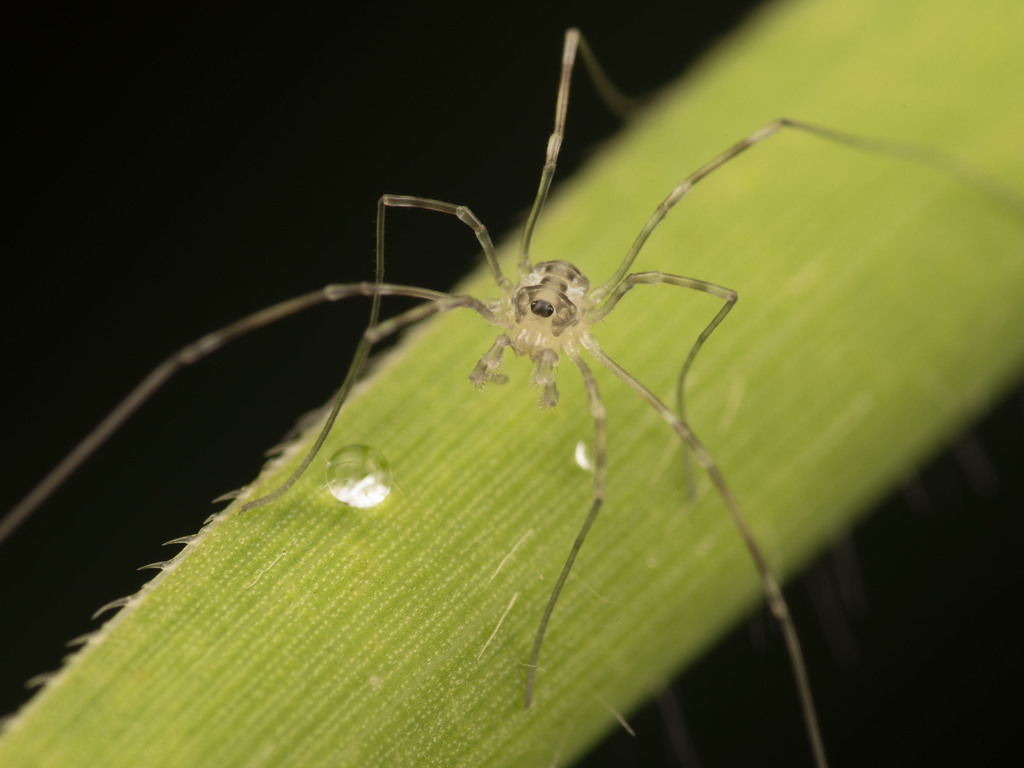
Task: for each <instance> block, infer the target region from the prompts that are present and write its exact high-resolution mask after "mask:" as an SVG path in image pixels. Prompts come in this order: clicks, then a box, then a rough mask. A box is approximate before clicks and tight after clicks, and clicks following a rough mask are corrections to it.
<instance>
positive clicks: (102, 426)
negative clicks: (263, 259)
mask: <svg viewBox="0 0 1024 768" xmlns="http://www.w3.org/2000/svg"><path fill="white" fill-rule="evenodd" d="M353 296H368V297H371V298H373V299H374V303H375V306H376V304H377V303H378V302H379V299H380V297H382V296H408V297H410V298H414V299H424V300H425V301H427V302H429V303H427V304H421V305H420V306H418V307H414V308H412V309H411V310H409V311H407V312H406V313H403V314H402V315H398V316H397V317H394V318H391V319H390V320H387V321H385V322H384V323H380V324H374V325H372V326H371V327H369V328H368V329H367V330H366V332H365V333H364V334H363V340H362V341H360V345H359V348H358V349H357V350H356V357H355V359H354V360H353V365H352V366H350V370H349V374H350V375H349V376H347V377H346V383H347V388H348V389H350V388H351V384H352V383H353V381H354V375H358V374H357V373H356V374H353V373H352V372H353V371H361V370H362V369H363V367H364V366H365V363H366V360H365V357H366V356H367V355H368V353H369V348H370V346H372V344H374V343H376V341H379V340H380V339H381V338H384V337H385V336H388V335H390V334H392V333H395V332H396V331H398V330H400V329H401V328H404V327H406V326H408V325H411V324H412V323H414V322H417V321H418V320H420V319H422V318H424V317H427V316H429V315H431V314H436V313H439V312H445V311H447V310H449V309H455V308H457V307H467V308H469V309H473V310H474V311H476V312H477V313H478V314H480V315H481V316H482V317H483V318H484V319H485V320H487V321H488V322H491V323H493V324H495V325H500V324H501V323H500V322H499V321H498V319H497V317H495V315H494V314H493V313H492V312H491V311H490V310H489V309H488V308H487V306H486V305H485V304H484V303H483V302H481V301H479V300H478V299H474V298H473V297H471V296H457V295H451V294H447V293H443V292H441V291H432V290H429V289H426V288H417V287H414V286H408V285H390V284H387V283H347V284H338V285H328V286H326V287H324V288H322V289H320V290H318V291H313V292H311V293H306V294H303V295H301V296H296V297H295V298H293V299H288V300H287V301H282V302H279V303H278V304H274V305H273V306H270V307H267V308H265V309H261V310H260V311H258V312H254V313H252V314H251V315H247V316H246V317H243V318H242V319H241V320H236V321H235V322H233V323H230V324H229V325H226V326H224V327H223V328H221V329H219V330H217V331H214V332H213V333H208V334H207V335H205V336H203V337H202V338H200V339H198V340H197V341H194V342H192V343H191V344H188V345H187V346H185V347H182V348H181V349H180V350H178V351H177V352H175V353H174V354H173V355H171V356H170V357H168V358H167V359H166V360H164V361H163V362H162V363H160V365H158V366H157V367H156V368H154V369H153V370H152V371H151V372H150V373H149V375H147V376H146V377H145V378H144V379H143V380H142V381H141V382H140V383H139V384H138V386H136V387H135V389H133V390H132V391H131V392H130V393H129V394H128V395H127V397H125V398H124V400H122V401H121V402H120V403H119V404H118V405H117V407H115V408H114V410H112V411H111V412H110V413H109V414H107V416H106V417H105V418H104V419H103V420H102V421H101V422H100V423H99V424H97V425H96V427H94V428H93V430H92V431H91V432H90V433H89V434H88V435H86V436H85V438H83V439H82V441H81V442H80V443H79V444H78V445H77V446H75V448H74V449H73V450H72V451H71V452H70V453H69V454H68V455H67V456H65V457H64V459H63V460H62V461H61V462H60V463H59V464H58V465H57V466H56V467H54V468H53V469H52V470H50V472H49V474H47V475H46V477H44V478H43V479H42V480H41V481H40V482H39V483H38V484H37V485H36V487H35V488H33V489H32V490H31V491H30V492H29V493H28V495H26V496H25V497H24V498H23V499H22V500H21V501H20V502H19V503H18V504H17V505H16V506H15V507H14V508H13V509H12V510H11V511H10V512H8V513H7V515H6V516H4V518H3V519H2V520H0V542H3V541H4V540H5V539H6V538H7V537H8V536H10V535H11V533H13V532H14V530H15V529H16V528H17V527H18V526H19V525H20V524H21V523H23V522H24V521H25V520H26V519H28V517H29V516H30V515H31V514H32V513H33V512H35V510H36V509H38V508H39V506H40V505H41V504H42V503H43V502H44V501H45V500H46V499H47V498H49V497H50V495H51V494H53V492H54V491H56V490H57V489H58V488H59V487H60V486H61V485H62V484H63V483H64V481H65V480H67V479H68V478H69V477H70V476H71V475H72V474H74V472H75V471H76V470H77V469H78V468H79V467H80V466H81V465H82V464H83V463H84V462H85V461H86V459H88V458H89V457H90V456H92V454H94V453H95V452H96V451H97V450H98V449H99V448H100V446H102V445H103V444H104V443H105V442H106V441H107V440H109V439H110V437H111V436H112V435H113V434H114V433H115V432H117V430H118V429H120V428H121V426H122V425H123V424H124V422H125V421H127V419H128V418H129V417H130V416H131V415H132V414H134V413H135V412H136V411H137V410H138V409H139V408H140V407H141V406H142V405H143V404H144V403H145V402H146V401H147V400H149V398H151V397H152V396H153V395H154V394H155V393H156V391H157V390H159V389H160V388H161V387H162V386H163V385H164V384H166V383H167V381H168V380H169V379H170V378H171V377H172V376H174V374H176V373H178V372H179V371H180V370H182V369H183V368H185V367H187V366H190V365H193V364H195V363H197V362H199V361H200V360H202V359H203V358H205V357H207V356H208V355H211V354H213V353H214V352H216V351H217V350H218V349H220V348H221V347H223V346H224V345H225V344H228V343H229V342H231V341H234V340H235V339H237V338H239V337H241V336H245V335H247V334H249V333H251V332H253V331H255V330H258V329H259V328H263V327H264V326H267V325H271V324H272V323H275V322H277V321H278V320H283V319H284V318H286V317H290V316H291V315H294V314H296V313H298V312H301V311H303V310H305V309H309V308H311V307H315V306H318V305H320V304H326V303H328V302H333V301H340V300H343V299H347V298H351V297H353ZM342 390H343V393H344V395H345V396H347V394H348V392H347V389H346V385H343V387H342ZM335 406H336V408H338V409H340V407H341V406H340V401H339V402H338V403H336V404H335ZM336 415H337V414H336V412H335V413H333V416H336ZM331 421H332V422H333V419H332V420H331ZM321 437H326V433H325V434H324V435H322V436H321ZM322 442H323V440H322V439H320V440H319V441H318V444H317V446H316V447H319V445H320V444H321V443H322ZM309 461H312V456H307V461H306V462H304V464H303V466H302V467H301V469H302V470H304V469H305V467H306V466H308V464H309ZM300 474H301V472H298V473H297V474H295V475H293V476H292V477H291V478H289V480H288V481H287V483H286V486H287V487H290V486H291V484H292V483H294V482H295V480H296V479H298V475H300ZM287 487H282V488H280V489H278V491H280V493H283V492H284V490H287ZM278 491H275V492H274V494H271V495H272V496H273V497H274V498H277V496H279V495H280V493H278ZM275 494H276V495H275ZM268 500H269V497H265V498H264V499H258V500H256V501H254V502H250V503H249V504H247V505H246V506H245V507H243V510H245V509H250V508H252V507H254V506H259V505H261V504H265V503H267V501H268Z"/></svg>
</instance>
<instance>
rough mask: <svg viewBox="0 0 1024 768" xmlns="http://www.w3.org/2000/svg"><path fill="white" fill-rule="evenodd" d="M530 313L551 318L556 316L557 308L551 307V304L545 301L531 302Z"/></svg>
mask: <svg viewBox="0 0 1024 768" xmlns="http://www.w3.org/2000/svg"><path fill="white" fill-rule="evenodd" d="M530 311H531V312H533V314H535V315H540V316H541V317H551V316H552V315H553V314H555V308H554V307H553V306H551V302H550V301H545V300H544V299H536V300H534V301H531V302H530Z"/></svg>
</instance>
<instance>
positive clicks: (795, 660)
mask: <svg viewBox="0 0 1024 768" xmlns="http://www.w3.org/2000/svg"><path fill="white" fill-rule="evenodd" d="M586 348H587V350H588V351H589V352H590V353H591V354H592V355H593V356H594V357H595V358H596V359H597V360H598V361H599V362H600V363H601V364H602V365H604V366H605V367H606V368H607V369H608V370H610V371H611V372H612V373H614V374H615V375H616V376H618V377H619V378H620V379H622V380H623V381H624V382H626V384H628V385H629V386H630V387H631V388H632V389H633V390H634V391H635V392H637V393H638V394H639V395H640V396H641V397H642V398H643V399H644V400H646V401H647V402H648V403H649V404H650V405H651V407H652V408H654V410H656V411H657V412H658V414H659V415H660V416H661V417H662V419H664V420H665V421H666V422H667V423H668V425H669V426H670V427H672V429H673V430H674V431H675V433H676V434H677V435H678V436H679V438H680V439H681V440H682V441H683V442H685V443H686V444H687V445H689V446H690V449H691V450H692V451H693V455H694V456H695V457H696V458H697V463H699V464H700V466H701V468H702V469H703V470H704V471H705V472H707V474H708V477H710V478H711V482H712V483H714V485H715V488H716V489H717V490H718V493H719V495H720V496H721V497H722V501H723V502H725V506H726V509H728V510H729V514H730V516H731V517H732V520H733V524H734V525H735V526H736V530H738V531H739V533H740V536H741V537H742V538H743V543H744V544H745V545H746V547H747V551H748V552H749V553H750V557H751V560H753V562H754V566H755V567H756V568H757V572H758V575H759V576H760V579H761V589H762V591H763V592H764V596H765V601H766V602H767V603H768V609H769V610H770V611H771V612H772V615H773V616H774V617H775V619H776V621H778V623H779V626H780V627H781V628H782V635H783V637H784V638H785V642H786V652H787V653H788V655H789V663H790V666H792V668H793V678H794V680H795V682H796V687H797V692H798V694H799V696H800V705H801V709H802V711H803V718H804V725H805V726H806V729H807V735H808V738H809V740H810V743H811V751H812V752H813V754H814V762H815V765H817V766H818V767H819V768H824V767H825V766H827V765H828V761H827V759H826V757H825V747H824V744H823V742H822V739H821V731H820V729H819V726H818V715H817V712H816V710H815V708H814V698H813V696H812V695H811V684H810V680H809V679H808V676H807V666H806V664H805V662H804V655H803V650H802V649H801V647H800V639H799V637H798V636H797V631H796V625H795V624H794V622H793V617H792V616H791V615H790V612H789V606H788V605H787V603H786V598H785V597H784V596H783V593H782V587H781V586H780V585H779V581H778V579H777V578H776V577H775V574H774V573H773V572H772V569H771V566H769V565H768V561H767V560H766V559H765V557H764V554H763V553H762V552H761V547H760V546H759V545H758V543H757V540H756V539H755V538H754V534H753V532H752V531H751V530H750V526H749V525H748V524H747V520H746V517H744V515H743V512H742V511H741V510H740V506H739V503H738V502H737V501H736V499H735V497H734V496H733V494H732V489H731V488H730V487H729V485H728V483H726V481H725V476H724V475H723V474H722V471H721V470H720V469H719V468H718V465H717V464H716V463H715V460H714V458H713V457H712V455H711V453H710V452H709V451H708V450H707V448H705V447H704V445H703V443H701V442H700V440H698V439H697V436H696V435H695V434H694V433H693V430H692V429H690V427H689V425H688V424H687V423H686V422H684V421H683V420H682V419H680V418H679V416H677V415H676V414H675V413H673V411H672V409H670V408H669V407H668V406H667V405H665V404H664V403H663V402H662V401H661V400H660V399H658V397H657V396H656V395H655V394H654V393H653V392H651V391H650V390H649V389H647V387H645V386H644V385H643V384H641V383H640V381H638V380H637V379H636V378H635V377H634V376H633V375H632V374H630V373H629V372H627V371H626V370H625V369H624V368H622V367H621V366H620V365H619V364H618V363H616V362H615V361H614V360H612V359H611V358H610V357H608V355H606V354H605V353H604V351H603V350H602V349H601V348H600V346H598V345H597V343H596V342H593V341H592V340H591V341H589V342H588V343H586Z"/></svg>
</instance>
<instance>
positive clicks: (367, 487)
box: [327, 445, 392, 509]
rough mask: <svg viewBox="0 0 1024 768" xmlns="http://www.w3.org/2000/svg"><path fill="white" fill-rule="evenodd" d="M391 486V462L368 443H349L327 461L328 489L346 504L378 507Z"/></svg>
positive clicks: (361, 507) (362, 507)
mask: <svg viewBox="0 0 1024 768" xmlns="http://www.w3.org/2000/svg"><path fill="white" fill-rule="evenodd" d="M391 485H392V483H391V465H390V464H389V463H388V460H387V459H385V458H384V456H383V455H382V454H381V453H380V451H377V450H375V449H373V448H371V447H370V446H368V445H346V446H345V447H344V448H342V449H340V450H338V451H337V452H335V453H334V454H333V455H332V456H331V457H330V458H329V459H328V460H327V490H329V491H330V492H331V495H332V496H334V498H336V499H337V500H338V501H340V502H341V503H342V504H347V505H348V506H350V507H358V508H360V509H366V508H368V507H375V506H377V505H378V504H380V503H381V502H382V501H384V499H386V498H387V495H388V494H389V493H391Z"/></svg>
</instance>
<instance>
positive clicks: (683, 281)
mask: <svg viewBox="0 0 1024 768" xmlns="http://www.w3.org/2000/svg"><path fill="white" fill-rule="evenodd" d="M637 285H674V286H678V287H680V288H690V289H691V290H694V291H701V292H702V293H709V294H711V295H712V296H715V297H717V298H719V299H721V300H722V301H724V302H725V303H724V304H723V305H722V308H721V309H719V310H718V314H716V315H715V316H714V317H713V318H712V319H711V322H709V323H708V324H707V326H706V327H705V328H704V330H703V331H701V332H700V335H699V336H698V337H697V341H695V342H694V344H693V347H691V348H690V353H689V354H688V355H687V356H686V361H685V362H684V363H683V369H682V371H681V372H680V374H679V379H678V381H677V383H676V413H678V414H679V420H680V421H682V422H683V423H684V424H685V423H688V422H687V420H686V407H685V404H684V398H683V393H684V392H685V389H686V376H687V374H688V373H689V372H690V367H691V366H692V365H693V361H694V359H695V358H696V357H697V353H698V352H700V350H701V347H703V346H704V342H705V341H707V339H708V337H709V336H710V335H711V334H712V333H713V332H714V331H715V329H716V328H717V327H718V326H719V325H720V324H721V322H722V321H723V320H724V319H725V316H726V315H728V314H729V311H730V310H731V309H732V308H733V307H734V306H735V305H736V300H737V298H738V294H737V293H736V291H734V290H732V289H731V288H725V287H723V286H721V285H716V284H715V283H709V282H706V281H704V280H694V279H693V278H691V277H682V276H680V275H669V274H665V273H664V272H634V273H633V274H630V275H626V277H625V278H624V279H623V280H622V282H621V283H619V284H618V285H617V286H616V287H615V290H614V291H612V293H611V295H610V296H608V298H607V299H605V302H604V304H602V305H601V306H600V307H599V308H598V309H597V311H596V312H595V314H594V321H593V322H595V323H598V322H600V321H601V320H603V319H604V318H605V317H606V316H607V315H608V313H610V312H611V311H612V310H613V309H614V308H615V306H616V305H617V304H618V303H619V301H620V300H621V299H622V297H623V296H625V295H626V294H627V293H629V291H630V290H631V289H632V288H633V287H634V286H637ZM684 445H686V443H684ZM683 467H684V470H685V472H686V487H687V489H688V493H689V495H690V500H691V501H693V500H694V499H695V498H696V485H695V484H694V473H693V459H692V457H691V455H690V453H689V452H687V451H684V452H683Z"/></svg>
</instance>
